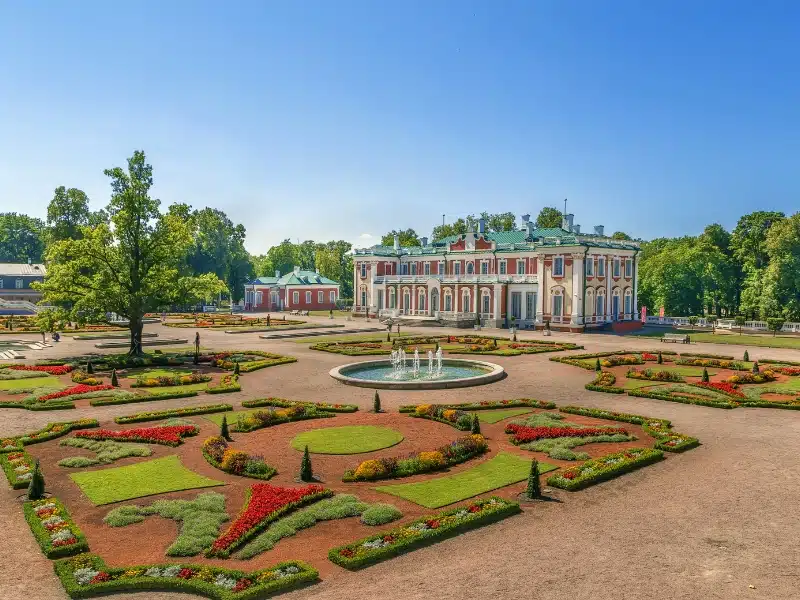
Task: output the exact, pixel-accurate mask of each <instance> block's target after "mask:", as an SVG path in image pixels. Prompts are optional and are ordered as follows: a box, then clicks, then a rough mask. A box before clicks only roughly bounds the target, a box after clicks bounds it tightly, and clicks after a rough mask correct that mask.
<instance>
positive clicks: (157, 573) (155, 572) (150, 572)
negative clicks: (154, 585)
mask: <svg viewBox="0 0 800 600" xmlns="http://www.w3.org/2000/svg"><path fill="white" fill-rule="evenodd" d="M144 576H145V577H161V569H159V568H158V567H150V568H149V569H147V571H145V572H144Z"/></svg>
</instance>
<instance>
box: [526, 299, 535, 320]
mask: <svg viewBox="0 0 800 600" xmlns="http://www.w3.org/2000/svg"><path fill="white" fill-rule="evenodd" d="M525 318H526V319H529V320H531V321H533V320H534V319H535V318H536V292H528V293H527V294H525Z"/></svg>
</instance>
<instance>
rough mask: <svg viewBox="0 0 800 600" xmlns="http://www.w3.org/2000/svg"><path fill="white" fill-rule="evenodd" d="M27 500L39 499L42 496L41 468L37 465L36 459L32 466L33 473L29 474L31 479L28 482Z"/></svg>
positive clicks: (42, 477)
mask: <svg viewBox="0 0 800 600" xmlns="http://www.w3.org/2000/svg"><path fill="white" fill-rule="evenodd" d="M27 497H28V500H40V499H42V498H43V497H44V475H42V469H41V467H40V466H39V460H38V459H37V460H36V464H35V465H34V467H33V473H32V474H31V481H30V483H29V484H28V495H27Z"/></svg>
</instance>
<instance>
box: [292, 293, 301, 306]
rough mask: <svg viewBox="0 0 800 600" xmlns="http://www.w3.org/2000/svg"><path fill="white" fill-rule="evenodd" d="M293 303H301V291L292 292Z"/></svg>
mask: <svg viewBox="0 0 800 600" xmlns="http://www.w3.org/2000/svg"><path fill="white" fill-rule="evenodd" d="M292 304H300V292H292Z"/></svg>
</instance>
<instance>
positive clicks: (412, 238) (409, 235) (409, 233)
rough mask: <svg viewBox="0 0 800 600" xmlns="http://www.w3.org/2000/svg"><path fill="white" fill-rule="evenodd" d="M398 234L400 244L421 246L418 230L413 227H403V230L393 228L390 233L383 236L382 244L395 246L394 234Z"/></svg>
mask: <svg viewBox="0 0 800 600" xmlns="http://www.w3.org/2000/svg"><path fill="white" fill-rule="evenodd" d="M395 235H397V236H399V237H400V245H401V246H419V245H420V241H419V236H418V235H417V232H416V231H414V230H413V229H411V228H410V227H409V228H408V229H403V230H401V231H397V230H395V229H392V230H391V231H390V232H389V233H387V234H386V235H384V236H383V237H382V238H381V244H382V245H383V246H393V245H394V236H395Z"/></svg>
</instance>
